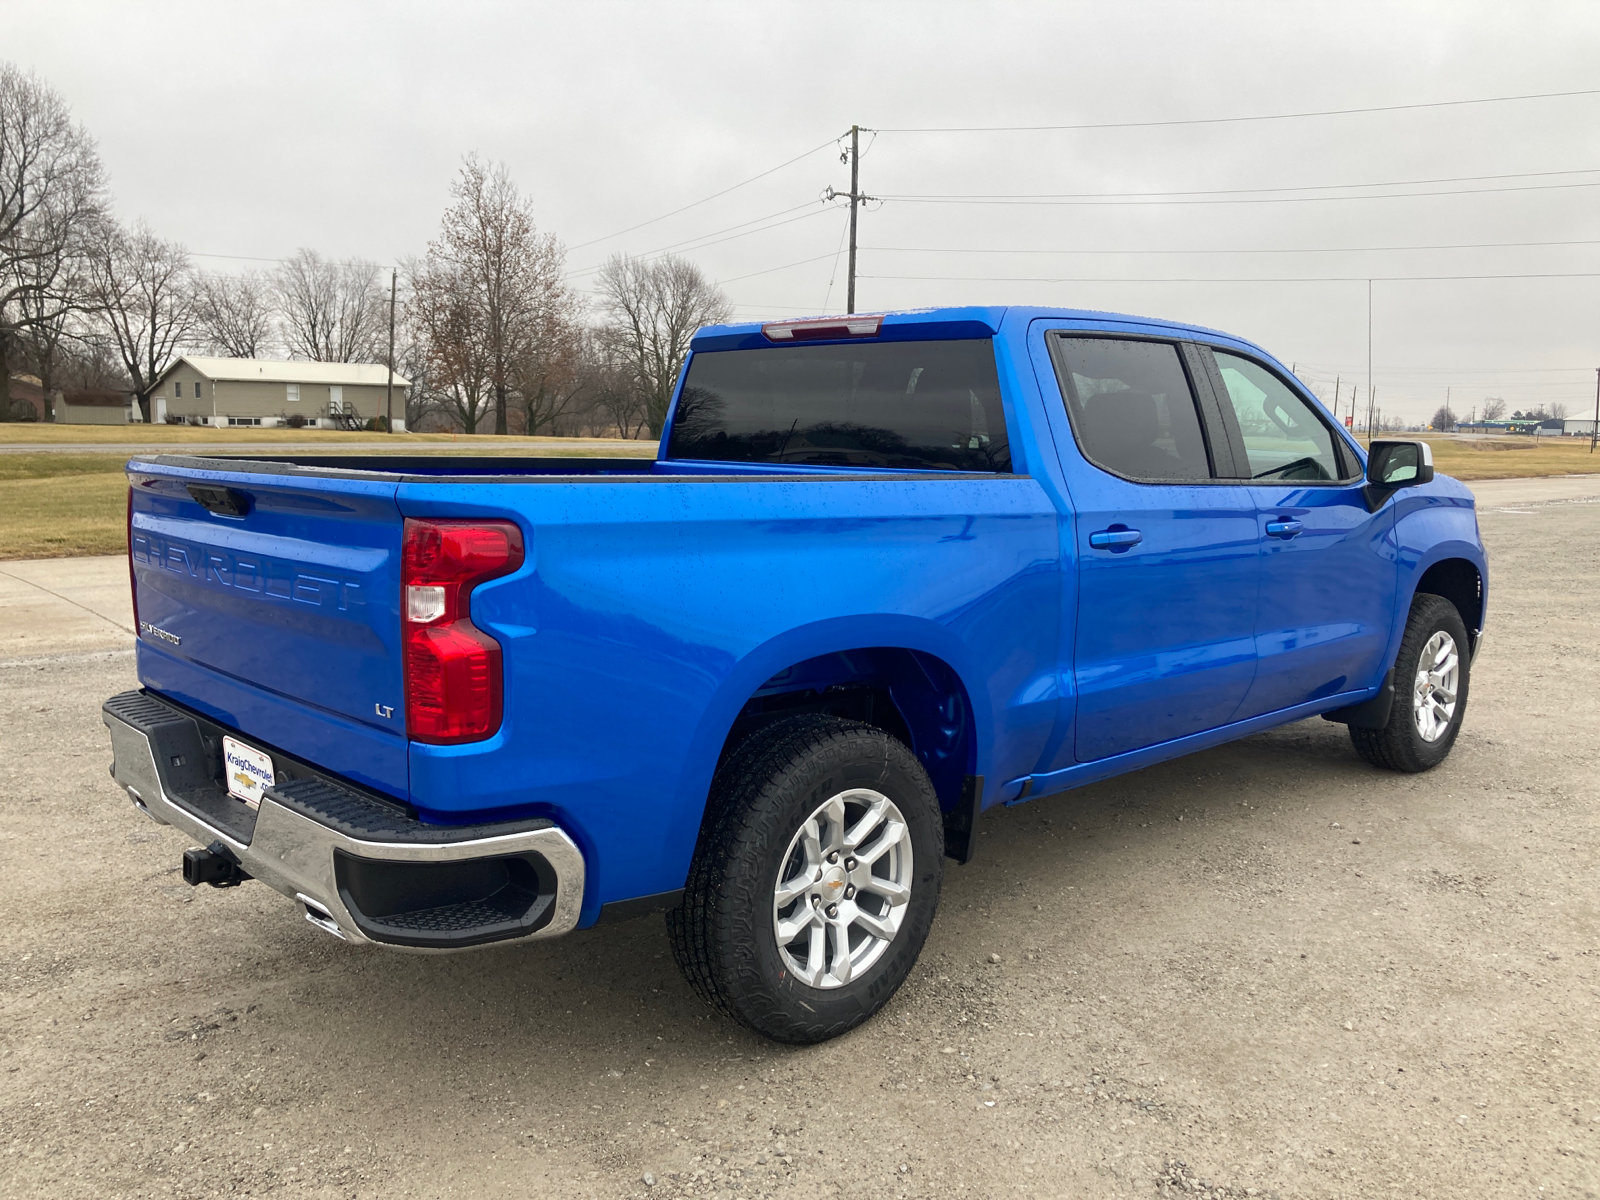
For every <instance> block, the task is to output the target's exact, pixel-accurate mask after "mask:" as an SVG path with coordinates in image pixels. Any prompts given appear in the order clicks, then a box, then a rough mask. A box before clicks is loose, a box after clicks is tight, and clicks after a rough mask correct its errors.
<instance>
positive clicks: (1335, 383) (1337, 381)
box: [1333, 375, 1344, 421]
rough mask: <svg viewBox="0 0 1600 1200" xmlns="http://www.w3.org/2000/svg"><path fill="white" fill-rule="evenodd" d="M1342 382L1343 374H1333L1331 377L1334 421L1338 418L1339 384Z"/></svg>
mask: <svg viewBox="0 0 1600 1200" xmlns="http://www.w3.org/2000/svg"><path fill="white" fill-rule="evenodd" d="M1343 382H1344V378H1343V376H1340V375H1335V376H1334V377H1333V419H1334V420H1335V421H1337V420H1338V419H1339V385H1340V384H1341V383H1343Z"/></svg>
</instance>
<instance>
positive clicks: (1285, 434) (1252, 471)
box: [1212, 350, 1344, 483]
mask: <svg viewBox="0 0 1600 1200" xmlns="http://www.w3.org/2000/svg"><path fill="white" fill-rule="evenodd" d="M1212 353H1213V354H1214V355H1215V356H1216V360H1217V373H1218V374H1219V375H1220V376H1221V378H1222V384H1223V388H1224V389H1225V390H1226V393H1227V394H1226V395H1225V396H1224V397H1223V398H1222V399H1223V402H1224V403H1225V404H1227V405H1228V406H1229V407H1230V408H1231V409H1232V410H1233V415H1234V418H1235V419H1236V420H1237V421H1238V423H1239V434H1240V436H1241V437H1242V438H1243V440H1244V451H1245V457H1246V460H1247V461H1248V463H1249V475H1250V478H1251V479H1253V480H1260V481H1261V482H1263V483H1270V482H1272V481H1274V480H1292V481H1295V482H1325V481H1329V480H1336V479H1339V478H1340V477H1341V476H1342V475H1343V474H1344V472H1343V471H1342V470H1341V469H1340V465H1339V454H1338V452H1337V451H1336V450H1335V449H1334V444H1333V432H1332V431H1331V430H1330V429H1329V428H1328V426H1327V424H1326V423H1325V422H1324V421H1323V420H1322V419H1321V418H1320V417H1318V416H1317V414H1316V413H1315V412H1314V411H1313V410H1312V406H1311V405H1310V403H1309V402H1307V401H1306V399H1305V398H1304V397H1303V396H1300V395H1299V394H1298V393H1296V392H1295V391H1294V390H1293V389H1292V388H1290V387H1289V385H1288V384H1287V383H1285V382H1284V381H1283V380H1281V379H1279V378H1278V377H1277V375H1275V374H1273V373H1272V372H1271V371H1269V370H1268V369H1267V368H1266V367H1264V366H1262V365H1261V364H1260V363H1258V362H1253V361H1251V360H1250V359H1248V358H1242V357H1240V356H1239V355H1237V354H1228V353H1226V352H1224V351H1222V350H1213V351H1212Z"/></svg>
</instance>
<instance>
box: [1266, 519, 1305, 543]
mask: <svg viewBox="0 0 1600 1200" xmlns="http://www.w3.org/2000/svg"><path fill="white" fill-rule="evenodd" d="M1304 528H1305V526H1304V525H1302V524H1300V522H1299V521H1296V520H1295V519H1294V518H1293V517H1281V518H1279V519H1278V520H1276V521H1268V522H1267V536H1268V537H1275V538H1292V537H1293V536H1294V535H1295V534H1297V533H1299V532H1300V531H1301V530H1302V529H1304Z"/></svg>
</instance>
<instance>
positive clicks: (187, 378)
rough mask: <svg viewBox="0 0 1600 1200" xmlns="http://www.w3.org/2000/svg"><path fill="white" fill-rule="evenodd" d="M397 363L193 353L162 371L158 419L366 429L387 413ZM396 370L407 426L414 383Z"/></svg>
mask: <svg viewBox="0 0 1600 1200" xmlns="http://www.w3.org/2000/svg"><path fill="white" fill-rule="evenodd" d="M388 381H389V368H388V367H386V366H384V365H382V364H381V363H324V362H289V361H283V360H279V359H265V358H209V357H205V356H202V355H193V354H185V355H184V356H183V357H181V358H179V359H177V360H176V361H175V362H173V364H172V365H171V366H169V367H168V368H167V369H166V370H165V371H163V372H162V373H161V377H160V378H159V379H158V380H157V381H156V386H155V388H154V390H153V391H152V393H151V397H150V407H151V418H152V419H153V420H154V421H157V422H161V421H165V422H167V423H168V424H188V425H215V426H221V427H228V426H240V425H246V426H249V425H260V426H271V425H290V426H294V427H297V428H298V427H302V426H309V427H313V428H320V429H360V428H363V427H364V426H365V425H366V424H367V422H369V421H371V420H373V419H375V418H377V417H381V416H383V415H384V402H385V394H386V387H387V384H388ZM410 386H411V381H410V380H408V379H405V378H403V377H401V376H399V375H396V376H395V377H394V413H395V419H394V427H395V429H397V430H403V429H404V428H405V414H406V390H407V389H408V388H409V387H410Z"/></svg>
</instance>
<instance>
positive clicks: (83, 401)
mask: <svg viewBox="0 0 1600 1200" xmlns="http://www.w3.org/2000/svg"><path fill="white" fill-rule="evenodd" d="M139 419H140V418H139V409H138V407H137V406H136V405H135V404H134V402H133V393H132V392H118V391H110V390H85V391H73V392H57V393H56V403H55V420H56V423H57V424H59V425H126V424H128V423H129V422H130V421H137V420H139Z"/></svg>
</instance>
